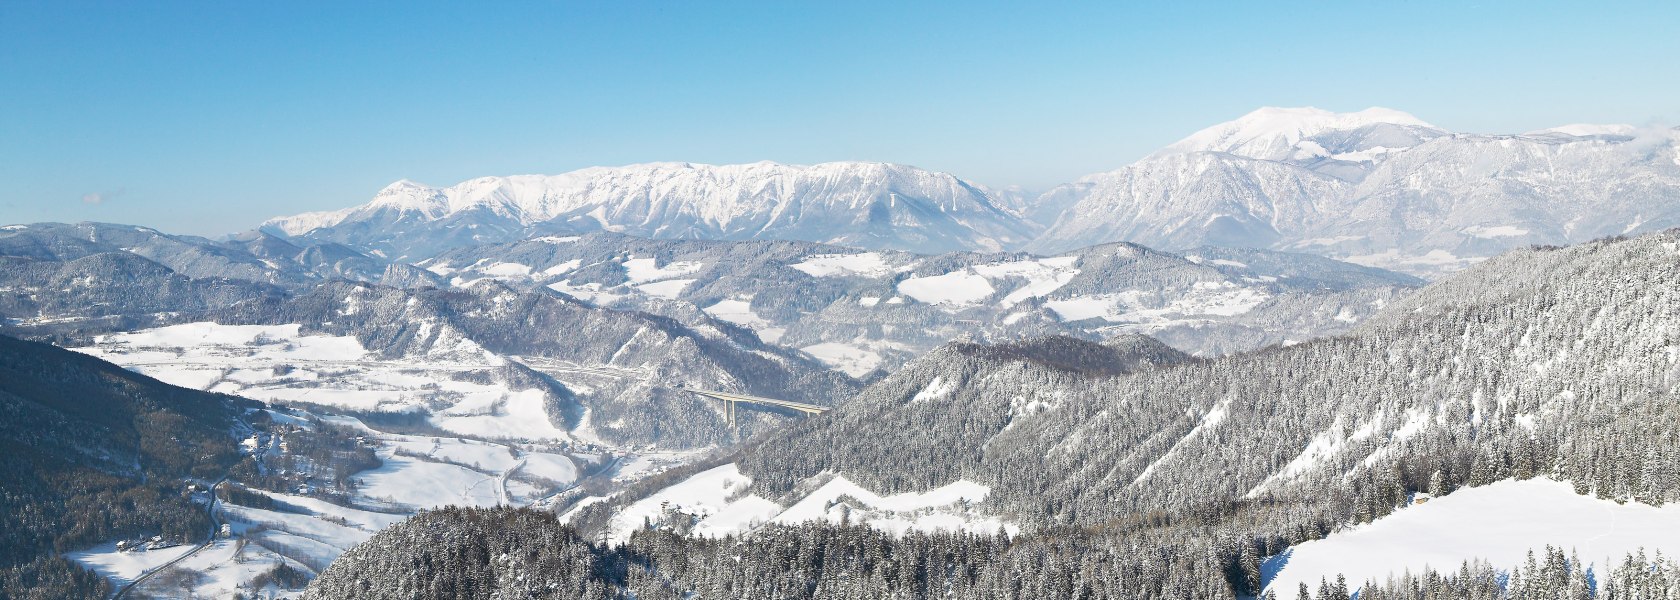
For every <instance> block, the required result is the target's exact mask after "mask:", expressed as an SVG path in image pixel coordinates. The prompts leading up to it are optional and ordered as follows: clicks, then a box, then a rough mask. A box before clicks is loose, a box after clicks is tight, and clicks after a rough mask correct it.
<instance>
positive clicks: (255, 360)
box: [75, 323, 571, 441]
mask: <svg viewBox="0 0 1680 600" xmlns="http://www.w3.org/2000/svg"><path fill="white" fill-rule="evenodd" d="M299 330H300V327H299V326H298V325H220V324H216V323H188V324H184V325H173V326H169V327H161V328H157V329H148V330H142V331H135V332H129V333H119V334H112V335H102V336H98V337H97V338H95V342H94V345H93V346H89V347H85V348H76V349H75V350H77V351H79V352H83V353H85V354H89V355H92V356H96V357H99V358H101V359H104V360H108V361H110V362H113V363H116V364H118V365H121V366H123V367H126V368H128V369H130V370H134V371H138V372H140V373H143V374H145V375H147V376H150V377H154V378H157V379H158V380H161V381H164V382H166V383H172V384H175V385H179V386H182V387H190V388H195V389H202V390H208V391H212V392H221V393H225V394H233V395H238V396H243V397H246V398H251V399H255V400H262V401H266V402H282V403H285V402H294V403H295V402H307V403H311V404H319V405H323V406H332V407H339V408H345V409H351V410H364V411H385V412H402V411H422V410H423V411H427V412H430V413H432V417H431V420H432V424H433V425H435V426H437V427H438V428H440V429H443V430H445V431H449V432H452V433H458V434H461V435H464V436H472V437H480V438H491V439H510V440H523V441H553V440H567V439H571V438H570V435H569V434H568V433H567V432H566V431H565V430H563V429H560V428H558V427H555V426H554V425H553V423H552V421H551V419H549V415H548V409H547V406H548V405H549V400H550V399H549V397H548V395H547V394H546V393H545V392H544V391H542V390H539V389H510V388H508V387H506V386H504V385H500V384H496V383H482V382H486V381H490V382H494V381H497V379H498V375H497V373H498V372H499V371H500V368H501V367H502V366H503V365H504V364H506V363H505V360H504V359H503V358H501V357H497V356H494V355H492V354H490V353H488V352H485V351H483V350H482V349H480V348H478V347H477V346H476V345H474V344H472V343H471V342H468V341H466V340H461V342H462V343H460V344H452V345H449V351H446V352H437V353H432V354H430V355H428V356H426V357H403V358H397V359H382V358H380V357H377V356H374V355H372V354H370V353H369V352H367V351H366V350H364V349H363V348H362V345H361V343H360V342H358V341H357V340H356V338H353V337H348V336H329V335H303V334H301V333H300V332H299Z"/></svg>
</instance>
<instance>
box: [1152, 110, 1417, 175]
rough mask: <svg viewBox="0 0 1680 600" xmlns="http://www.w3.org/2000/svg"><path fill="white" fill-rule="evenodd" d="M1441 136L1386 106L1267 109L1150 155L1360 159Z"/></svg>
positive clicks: (1195, 135) (1210, 129) (1296, 159)
mask: <svg viewBox="0 0 1680 600" xmlns="http://www.w3.org/2000/svg"><path fill="white" fill-rule="evenodd" d="M1443 135H1447V132H1446V131H1444V130H1442V129H1440V128H1438V127H1435V126H1434V125H1430V124H1429V123H1426V122H1424V121H1423V120H1422V119H1419V118H1417V117H1414V116H1412V115H1410V114H1407V113H1404V112H1401V111H1397V110H1392V109H1387V108H1376V107H1373V108H1368V109H1365V110H1362V111H1359V112H1352V113H1337V112H1331V111H1327V110H1323V109H1319V108H1311V107H1307V108H1277V107H1267V108H1262V109H1259V110H1256V111H1254V112H1251V113H1248V114H1246V115H1243V116H1242V117H1240V118H1238V119H1237V120H1235V121H1229V122H1226V123H1221V124H1219V125H1214V126H1213V127H1209V128H1207V129H1203V130H1201V131H1198V132H1196V133H1193V134H1191V135H1190V137H1187V138H1184V139H1183V140H1179V141H1178V142H1176V143H1174V144H1173V145H1171V146H1167V147H1166V148H1163V149H1161V150H1160V151H1158V152H1156V153H1155V155H1154V156H1157V157H1159V156H1165V155H1169V154H1184V153H1189V152H1224V153H1227V154H1235V155H1238V156H1244V157H1248V158H1258V159H1261V160H1277V161H1312V160H1316V159H1323V158H1334V159H1336V160H1344V161H1352V162H1360V161H1361V160H1369V157H1370V156H1373V155H1376V154H1381V153H1384V152H1389V151H1393V150H1399V149H1403V148H1409V147H1412V146H1415V145H1417V144H1419V143H1422V142H1423V141H1424V140H1428V139H1431V138H1435V137H1440V136H1443Z"/></svg>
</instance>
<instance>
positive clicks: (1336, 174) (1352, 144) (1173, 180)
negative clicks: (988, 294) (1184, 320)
mask: <svg viewBox="0 0 1680 600" xmlns="http://www.w3.org/2000/svg"><path fill="white" fill-rule="evenodd" d="M1677 140H1680V131H1677V130H1665V129H1650V130H1640V129H1635V128H1631V127H1626V126H1570V127H1562V128H1556V129H1552V130H1543V131H1539V132H1533V133H1528V134H1521V135H1480V134H1464V133H1449V132H1447V131H1444V130H1441V129H1439V128H1436V127H1434V126H1431V125H1428V124H1427V123H1424V122H1422V121H1420V120H1418V119H1416V118H1415V117H1412V116H1411V115H1407V114H1405V113H1401V112H1398V111H1391V110H1387V109H1370V110H1366V111H1361V112H1357V113H1342V114H1338V113H1330V112H1327V111H1321V110H1317V109H1278V108H1265V109H1261V110H1258V111H1255V112H1253V113H1250V114H1248V115H1245V116H1243V117H1241V118H1239V119H1237V120H1235V121H1232V122H1229V123H1225V124H1221V125H1216V126H1214V127H1211V128H1208V129H1206V130H1203V131H1201V132H1198V133H1196V134H1194V135H1192V136H1190V137H1188V138H1186V139H1184V140H1183V141H1180V142H1178V143H1176V144H1173V145H1171V146H1169V147H1167V148H1166V149H1163V150H1161V151H1160V152H1157V153H1155V154H1153V155H1151V156H1149V157H1147V158H1145V159H1143V160H1141V161H1138V162H1136V163H1134V164H1131V165H1128V166H1125V167H1122V168H1120V169H1117V170H1114V171H1110V172H1107V173H1098V174H1094V175H1090V176H1088V177H1085V178H1083V179H1081V180H1079V181H1077V182H1074V183H1071V184H1068V185H1064V186H1061V187H1059V188H1056V189H1053V190H1051V191H1049V192H1047V193H1046V194H1045V196H1043V197H1041V198H1040V199H1039V200H1038V201H1036V204H1039V205H1047V204H1048V205H1059V206H1068V207H1069V208H1068V209H1067V210H1066V212H1065V213H1063V214H1062V215H1061V216H1060V218H1059V219H1058V220H1057V221H1056V222H1055V223H1054V224H1052V225H1051V226H1050V228H1049V229H1048V230H1046V231H1045V233H1044V234H1043V235H1041V236H1040V237H1039V238H1038V239H1036V240H1034V242H1033V243H1032V244H1030V245H1029V246H1028V249H1030V250H1034V251H1040V252H1055V251H1061V250H1068V249H1072V248H1077V247H1081V246H1088V245H1092V244H1098V243H1103V242H1112V241H1131V242H1136V243H1140V244H1145V245H1148V246H1152V247H1158V248H1164V249H1168V250H1173V249H1182V248H1188V247H1193V246H1199V245H1204V244H1211V245H1221V246H1244V247H1254V248H1273V249H1287V250H1295V251H1303V252H1312V253H1316V254H1322V255H1325V256H1330V257H1334V258H1339V259H1343V260H1349V261H1352V262H1357V263H1360V264H1368V265H1374V266H1381V267H1385V268H1390V269H1396V270H1401V271H1406V272H1410V273H1417V274H1425V275H1435V274H1440V273H1445V272H1450V271H1453V270H1458V269H1462V268H1464V267H1465V266H1467V265H1468V264H1469V263H1471V262H1474V261H1475V260H1479V259H1482V258H1486V257H1488V256H1492V255H1494V254H1497V253H1499V252H1501V251H1503V250H1506V249H1510V248H1519V247H1522V246H1526V245H1529V244H1569V243H1578V242H1583V241H1587V240H1591V239H1595V238H1599V237H1603V236H1607V235H1616V234H1624V233H1640V232H1648V231H1656V230H1660V229H1664V228H1668V227H1675V226H1680V154H1677V152H1676V147H1677V143H1676V142H1677Z"/></svg>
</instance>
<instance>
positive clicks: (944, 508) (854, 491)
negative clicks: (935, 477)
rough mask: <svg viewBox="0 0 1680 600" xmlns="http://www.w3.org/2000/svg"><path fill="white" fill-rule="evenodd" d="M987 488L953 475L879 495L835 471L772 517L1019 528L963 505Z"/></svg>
mask: <svg viewBox="0 0 1680 600" xmlns="http://www.w3.org/2000/svg"><path fill="white" fill-rule="evenodd" d="M991 491H992V490H991V488H989V487H986V486H985V485H981V484H979V483H975V482H972V481H966V480H958V481H954V482H951V483H948V484H946V485H943V486H940V487H937V488H934V489H931V490H928V491H926V492H921V493H913V492H907V493H903V494H893V495H891V496H881V495H878V494H876V493H874V492H871V491H869V490H868V489H865V488H864V487H863V486H860V485H858V484H855V483H852V482H851V481H850V480H848V479H846V478H845V477H843V476H835V477H834V479H831V480H829V481H828V483H825V484H823V486H822V487H820V488H817V490H816V491H814V492H811V493H810V494H809V495H807V496H805V497H804V498H803V499H801V500H800V501H799V502H797V503H795V504H794V505H793V506H791V507H788V509H787V510H785V511H782V513H781V514H779V515H777V516H776V518H775V522H777V523H785V524H797V523H803V522H806V521H828V522H831V523H839V522H840V521H841V520H842V519H848V520H850V521H851V522H853V523H862V524H867V525H869V526H870V527H874V528H876V529H880V530H882V531H887V532H891V533H893V534H895V535H903V534H904V533H905V532H907V531H911V530H915V531H971V532H976V533H981V532H984V533H990V532H995V531H997V530H998V528H999V527H1004V528H1005V529H1006V530H1008V531H1010V532H1012V533H1013V532H1015V531H1018V529H1016V528H1015V526H1013V525H1010V524H1008V523H1005V522H1003V521H1002V520H1000V519H998V518H996V517H987V516H981V515H978V514H976V512H975V511H973V510H972V509H970V508H969V507H968V506H967V505H968V504H971V503H977V502H980V501H982V500H985V499H986V496H988V495H990V494H991Z"/></svg>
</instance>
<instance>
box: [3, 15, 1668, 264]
mask: <svg viewBox="0 0 1680 600" xmlns="http://www.w3.org/2000/svg"><path fill="white" fill-rule="evenodd" d="M1119 4H1120V3H1111V2H1102V3H1092V4H1072V3H1066V4H1064V3H1037V2H1034V3H1024V2H1023V3H1009V4H995V5H993V4H985V3H979V2H950V3H904V2H880V3H873V2H862V1H853V0H847V1H840V2H822V3H818V2H803V1H789V0H780V1H775V2H764V3H748V2H669V3H655V2H640V1H634V0H627V1H622V2H617V1H615V2H583V3H532V4H513V3H502V2H490V3H471V2H454V3H438V4H425V5H422V4H419V3H407V2H402V3H397V2H393V3H388V4H385V3H373V2H330V3H307V2H289V1H288V2H214V3H213V2H204V3H171V2H116V1H113V2H109V3H80V2H72V1H67V0H54V1H50V2H34V1H30V0H0V222H4V223H17V222H32V221H44V220H54V221H80V220H100V221H111V222H124V223H136V224H145V225H150V226H153V227H157V228H160V229H163V230H165V231H173V232H181V233H199V234H218V233H223V232H229V231H234V230H241V229H246V228H249V227H251V226H253V225H254V224H255V223H257V222H258V221H260V220H261V219H263V218H266V217H268V216H273V215H280V214H291V213H296V212H301V211H305V210H319V209H327V208H339V207H344V206H349V205H353V204H359V203H361V202H365V201H366V200H367V199H368V198H369V197H371V196H372V194H373V193H374V192H375V191H377V190H378V189H379V188H381V187H383V186H384V185H385V184H386V183H389V182H391V181H393V180H396V179H399V178H409V179H414V180H417V181H421V182H426V183H433V184H450V183H454V182H457V181H460V180H463V179H467V178H471V177H476V176H481V175H506V174H517V173H558V172H563V171H567V170H571V169H575V168H579V167H584V166H590V165H618V164H628V163H635V162H646V161H656V160H686V161H692V162H709V163H730V162H747V161H756V160H776V161H782V162H791V163H811V162H821V161H827V160H847V159H865V160H882V161H892V162H902V163H908V164H913V165H917V166H921V167H925V168H930V169H937V170H942V171H948V172H951V173H953V174H956V175H958V176H960V177H964V178H968V179H971V180H974V181H977V182H980V183H983V184H986V185H995V186H1001V185H1009V184H1022V185H1026V186H1028V187H1031V188H1044V187H1047V186H1049V185H1053V184H1055V183H1058V182H1062V181H1067V180H1070V179H1073V178H1076V177H1078V176H1080V175H1083V174H1086V173H1091V172H1096V171H1104V170H1109V169H1113V168H1116V167H1119V166H1121V165H1124V164H1126V163H1128V162H1131V161H1133V160H1135V159H1137V158H1139V157H1141V156H1143V155H1144V154H1147V153H1148V152H1150V151H1151V150H1153V149H1155V148H1157V147H1160V146H1162V145H1165V144H1168V143H1170V142H1172V141H1174V140H1176V139H1178V138H1180V137H1183V136H1184V135H1186V134H1188V133H1190V132H1192V131H1195V130H1196V129H1200V128H1202V127H1205V126H1207V125H1211V124H1213V123H1216V122H1219V121H1224V120H1228V119H1230V118H1234V117H1236V116H1238V115H1241V114H1243V113H1245V112H1248V111H1249V110H1251V109H1253V108H1256V107H1260V106H1267V105H1273V106H1304V105H1312V106H1318V107H1321V108H1327V109H1333V110H1357V109H1361V108H1365V107H1367V106H1373V105H1378V106H1388V107H1391V108H1397V109H1401V110H1406V111H1409V112H1412V113H1413V114H1416V115H1418V116H1419V117H1421V118H1423V119H1425V120H1428V121H1431V122H1434V123H1435V124H1437V125H1440V126H1443V127H1447V128H1449V129H1455V130H1461V131H1474V132H1488V133H1503V132H1519V131H1527V130H1531V129H1537V128H1541V127H1548V126H1553V125H1561V124H1565V123H1573V122H1600V123H1605V122H1615V123H1634V124H1649V123H1666V124H1674V123H1675V122H1676V120H1677V117H1680V3H1676V2H1672V1H1663V2H1649V3H1632V2H1614V3H1589V2H1567V3H1555V4H1551V3H1537V2H1512V3H1480V4H1473V5H1463V4H1462V3H1459V2H1442V3H1434V2H1374V1H1355V2H1334V3H1331V2H1323V3H1281V2H1231V3H1203V4H1196V5H1191V4H1189V3H1170V4H1171V5H1170V6H1169V5H1168V4H1169V3H1164V2H1163V3H1153V2H1151V3H1147V4H1141V5H1134V6H1119ZM1611 5H1613V6H1611Z"/></svg>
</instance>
